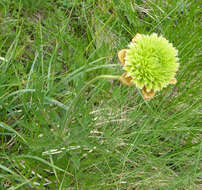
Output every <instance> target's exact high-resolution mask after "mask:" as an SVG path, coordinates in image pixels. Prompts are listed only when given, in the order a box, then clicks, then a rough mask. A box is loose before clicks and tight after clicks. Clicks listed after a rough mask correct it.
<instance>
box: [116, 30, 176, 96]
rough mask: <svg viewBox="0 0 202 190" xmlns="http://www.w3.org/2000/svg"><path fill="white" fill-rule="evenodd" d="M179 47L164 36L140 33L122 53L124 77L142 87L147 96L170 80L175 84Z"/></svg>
mask: <svg viewBox="0 0 202 190" xmlns="http://www.w3.org/2000/svg"><path fill="white" fill-rule="evenodd" d="M177 55H178V51H177V49H176V48H174V47H173V45H172V44H171V43H169V42H168V40H166V39H165V38H164V37H162V36H158V35H157V34H155V33H154V34H151V35H143V34H137V35H136V36H135V37H134V38H133V40H132V42H131V43H130V44H129V49H124V50H121V51H120V52H119V53H118V57H119V60H120V62H121V63H122V65H123V69H124V70H125V71H126V73H124V74H123V75H122V78H121V81H122V82H123V83H124V84H127V85H132V84H135V85H136V87H137V88H140V89H142V92H143V95H144V98H145V99H151V98H152V97H153V96H154V94H155V92H156V91H159V90H161V89H162V88H164V87H166V86H167V85H168V84H175V83H176V79H175V74H176V72H177V70H178V67H179V59H178V57H177Z"/></svg>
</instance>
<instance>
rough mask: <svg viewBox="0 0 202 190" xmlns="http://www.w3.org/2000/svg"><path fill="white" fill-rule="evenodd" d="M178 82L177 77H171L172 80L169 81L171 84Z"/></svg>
mask: <svg viewBox="0 0 202 190" xmlns="http://www.w3.org/2000/svg"><path fill="white" fill-rule="evenodd" d="M176 83H177V79H176V78H173V79H171V81H170V82H169V84H176Z"/></svg>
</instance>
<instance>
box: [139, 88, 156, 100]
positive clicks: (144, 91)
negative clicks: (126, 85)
mask: <svg viewBox="0 0 202 190" xmlns="http://www.w3.org/2000/svg"><path fill="white" fill-rule="evenodd" d="M142 94H143V96H144V99H145V100H150V99H152V98H153V97H154V95H155V92H154V89H152V90H151V91H150V92H147V89H146V88H145V87H144V88H143V89H142Z"/></svg>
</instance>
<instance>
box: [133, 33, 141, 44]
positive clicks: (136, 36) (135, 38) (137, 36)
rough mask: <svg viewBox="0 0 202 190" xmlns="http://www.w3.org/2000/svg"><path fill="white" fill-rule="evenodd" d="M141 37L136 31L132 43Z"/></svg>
mask: <svg viewBox="0 0 202 190" xmlns="http://www.w3.org/2000/svg"><path fill="white" fill-rule="evenodd" d="M140 37H141V34H139V33H137V34H136V35H135V37H134V38H133V39H132V42H133V43H136V41H137V39H138V38H140Z"/></svg>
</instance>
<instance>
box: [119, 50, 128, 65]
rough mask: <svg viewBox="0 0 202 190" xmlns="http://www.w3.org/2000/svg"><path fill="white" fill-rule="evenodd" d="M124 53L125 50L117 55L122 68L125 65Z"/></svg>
mask: <svg viewBox="0 0 202 190" xmlns="http://www.w3.org/2000/svg"><path fill="white" fill-rule="evenodd" d="M126 51H127V49H122V50H121V51H119V53H118V58H119V61H120V62H121V64H122V65H123V66H124V64H125V56H126Z"/></svg>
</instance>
